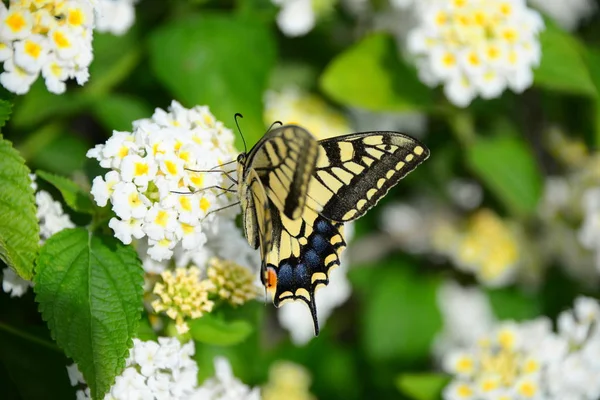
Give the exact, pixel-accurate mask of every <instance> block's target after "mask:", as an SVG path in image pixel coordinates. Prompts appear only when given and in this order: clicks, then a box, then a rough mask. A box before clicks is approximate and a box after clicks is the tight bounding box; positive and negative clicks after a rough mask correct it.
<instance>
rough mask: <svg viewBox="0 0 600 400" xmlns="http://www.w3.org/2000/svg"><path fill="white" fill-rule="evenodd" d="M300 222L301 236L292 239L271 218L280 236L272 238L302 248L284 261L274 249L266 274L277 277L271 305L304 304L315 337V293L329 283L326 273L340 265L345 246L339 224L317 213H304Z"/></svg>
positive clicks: (290, 235)
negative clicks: (313, 327)
mask: <svg viewBox="0 0 600 400" xmlns="http://www.w3.org/2000/svg"><path fill="white" fill-rule="evenodd" d="M307 214H308V215H307ZM301 220H302V222H301V224H302V225H303V227H302V228H301V230H302V231H304V235H302V236H300V237H294V236H293V235H292V234H290V233H289V231H287V228H286V226H285V224H284V223H283V222H282V221H280V220H279V221H278V220H277V218H274V220H273V228H274V231H275V232H278V231H282V235H279V236H278V235H277V234H276V235H275V236H278V237H280V238H284V237H285V238H286V240H297V241H299V242H300V243H301V244H300V245H299V252H298V253H297V254H294V253H289V254H288V255H287V257H284V258H282V257H281V253H280V252H279V251H278V250H277V248H276V247H275V248H274V249H273V251H272V253H270V254H269V257H268V258H267V260H268V262H267V270H268V271H267V272H271V271H272V272H274V274H275V277H276V280H275V293H274V295H273V304H275V306H276V307H279V306H280V305H281V304H282V303H283V302H285V301H288V300H302V301H304V302H305V303H306V304H307V305H308V307H309V309H310V312H311V315H312V318H313V323H314V326H315V334H318V333H319V324H318V319H317V309H316V303H315V291H316V289H317V288H318V287H319V286H321V285H327V284H328V283H329V271H330V270H331V268H333V267H336V266H338V265H339V264H340V254H341V252H342V250H343V249H344V248H345V246H346V242H345V241H344V237H343V233H342V231H343V224H341V223H336V222H332V221H329V220H327V219H325V218H323V217H322V216H320V215H318V214H316V213H305V214H304V215H303V217H302V218H301ZM286 236H287V237H286ZM282 242H283V240H282ZM280 245H281V244H280Z"/></svg>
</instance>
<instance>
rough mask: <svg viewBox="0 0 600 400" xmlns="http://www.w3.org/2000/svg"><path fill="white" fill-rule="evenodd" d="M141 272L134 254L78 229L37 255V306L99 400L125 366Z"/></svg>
mask: <svg viewBox="0 0 600 400" xmlns="http://www.w3.org/2000/svg"><path fill="white" fill-rule="evenodd" d="M143 283H144V279H143V270H142V267H141V262H140V260H139V259H138V257H137V254H136V252H135V250H133V248H132V247H130V246H124V245H123V244H121V243H120V242H119V241H117V240H116V239H115V238H112V237H99V236H92V235H91V234H90V233H89V232H88V231H86V230H85V229H82V228H76V229H67V230H64V231H61V232H59V233H57V234H56V235H54V236H52V237H51V238H50V239H48V241H46V243H45V244H44V246H43V247H42V249H41V251H40V256H39V258H38V263H37V269H36V275H35V287H34V290H35V293H36V301H37V302H38V303H39V305H40V307H39V308H40V311H41V313H42V318H43V319H44V320H45V321H46V322H47V323H48V327H49V328H50V332H51V333H52V337H53V338H54V339H55V340H56V343H57V344H58V345H59V346H60V347H61V348H62V349H63V350H64V351H65V354H67V356H69V357H71V358H72V359H73V360H74V361H75V362H76V363H77V365H78V366H79V369H80V371H81V372H82V373H83V376H84V378H85V380H86V382H87V383H88V385H89V387H90V390H91V393H92V397H93V398H95V399H101V398H103V397H104V394H105V393H106V392H107V391H108V390H109V389H110V386H111V385H112V384H113V382H114V379H115V376H116V375H118V374H119V373H120V372H121V371H122V370H123V368H124V366H125V358H126V357H127V355H128V349H129V348H130V347H131V346H132V338H133V337H134V336H135V334H136V332H137V327H138V323H139V320H140V318H141V313H142V295H143V287H142V286H143Z"/></svg>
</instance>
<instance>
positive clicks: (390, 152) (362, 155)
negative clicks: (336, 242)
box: [308, 132, 429, 222]
mask: <svg viewBox="0 0 600 400" xmlns="http://www.w3.org/2000/svg"><path fill="white" fill-rule="evenodd" d="M319 144H320V147H321V149H320V154H319V158H318V160H317V165H316V169H315V172H314V175H313V177H314V178H313V180H312V181H311V183H310V188H309V191H308V196H309V198H311V199H312V200H313V201H314V202H315V203H317V204H318V205H319V207H320V208H319V212H320V214H321V215H322V216H324V217H325V218H328V219H331V220H333V221H340V222H347V221H352V220H355V219H357V218H359V217H361V216H362V215H364V214H365V213H366V212H367V210H368V209H370V208H371V207H373V206H374V205H375V204H377V202H378V201H379V200H380V199H381V198H382V197H383V196H384V195H385V194H386V193H387V192H388V190H389V189H390V188H391V187H393V186H394V185H396V183H398V181H399V180H400V179H402V178H403V177H404V176H406V174H408V173H409V172H411V171H412V170H413V169H415V168H416V167H417V166H418V165H419V164H420V163H421V162H423V161H424V160H425V159H427V157H428V156H429V150H427V148H426V147H425V146H424V145H422V144H421V143H419V142H418V141H417V140H415V139H413V138H411V137H409V136H406V135H403V134H401V133H397V132H363V133H355V134H352V135H346V136H339V137H335V138H331V139H326V140H322V141H320V142H319Z"/></svg>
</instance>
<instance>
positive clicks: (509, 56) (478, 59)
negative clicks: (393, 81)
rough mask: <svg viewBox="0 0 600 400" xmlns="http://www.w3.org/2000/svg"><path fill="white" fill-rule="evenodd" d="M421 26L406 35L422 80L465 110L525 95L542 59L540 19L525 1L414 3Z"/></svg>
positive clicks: (447, 0) (465, 0)
mask: <svg viewBox="0 0 600 400" xmlns="http://www.w3.org/2000/svg"><path fill="white" fill-rule="evenodd" d="M415 7H416V11H417V15H418V18H419V24H418V26H417V27H416V28H414V29H413V30H412V31H411V32H410V33H409V35H408V37H407V49H408V51H409V53H411V54H412V55H413V56H415V57H416V58H417V66H418V69H419V75H420V79H421V80H422V81H423V82H425V83H426V84H428V85H430V86H436V85H438V84H443V85H444V92H445V94H446V97H447V98H448V99H449V100H450V101H451V102H452V103H454V104H455V105H457V106H460V107H465V106H467V105H469V104H470V103H471V101H472V100H473V99H474V98H475V97H476V96H477V95H480V96H481V97H482V98H484V99H490V98H494V97H498V96H500V94H501V93H502V92H503V91H504V90H505V89H506V88H507V87H509V88H510V89H512V90H513V91H515V92H522V91H523V90H525V89H526V88H528V87H529V86H531V84H532V83H533V73H532V68H533V67H535V66H537V65H538V64H539V62H540V58H541V50H540V44H539V41H538V34H539V32H540V31H541V30H542V29H543V28H544V23H543V20H542V18H541V16H540V15H539V14H538V13H537V12H536V11H534V10H532V9H529V8H527V6H526V4H525V0H436V1H427V2H417V3H415Z"/></svg>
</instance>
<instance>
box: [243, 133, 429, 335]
mask: <svg viewBox="0 0 600 400" xmlns="http://www.w3.org/2000/svg"><path fill="white" fill-rule="evenodd" d="M428 157H429V150H428V149H427V147H425V146H424V145H423V144H422V143H420V142H418V141H417V140H416V139H413V138H411V137H410V136H407V135H405V134H402V133H398V132H389V131H382V132H362V133H353V134H349V135H345V136H337V137H333V138H329V139H324V140H316V139H315V137H314V136H313V135H312V134H311V133H309V132H308V131H307V130H306V129H304V128H302V127H300V126H297V125H283V126H281V127H278V128H275V129H272V130H270V131H269V132H267V133H266V134H265V135H264V136H263V137H262V138H261V139H260V140H259V142H258V143H257V144H256V145H254V147H252V149H251V150H250V151H249V152H247V153H246V152H244V153H241V154H240V155H239V156H238V158H237V162H238V164H237V176H238V179H239V183H238V195H239V198H240V204H241V208H242V226H243V230H244V234H245V236H246V238H247V239H248V243H249V244H250V246H252V247H253V248H254V249H260V256H261V260H262V263H261V281H262V283H263V284H264V285H265V288H266V290H267V292H269V294H270V295H271V296H272V298H273V304H274V305H275V306H276V307H279V306H280V305H281V304H282V303H283V302H285V301H288V300H301V301H303V302H305V303H306V304H307V305H308V308H309V309H310V313H311V316H312V319H313V323H314V329H315V335H318V334H319V324H318V319H317V309H316V305H315V291H316V289H317V288H318V287H320V286H323V285H327V284H328V283H329V271H330V270H331V268H333V267H335V266H338V265H339V264H340V254H341V252H342V250H343V249H344V248H345V246H346V242H345V241H344V234H343V228H344V223H345V222H349V221H353V220H355V219H357V218H359V217H361V216H362V215H364V214H365V213H366V212H367V210H369V209H370V208H371V207H373V206H374V205H375V204H377V202H378V201H379V200H380V199H381V198H382V197H383V196H385V194H386V193H387V192H388V191H389V189H390V188H392V187H393V186H394V185H396V184H397V183H398V181H399V180H400V179H402V178H403V177H404V176H406V174H408V173H409V172H411V171H412V170H414V169H415V168H416V167H417V166H418V165H419V164H420V163H422V162H423V161H424V160H426V159H427V158H428Z"/></svg>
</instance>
